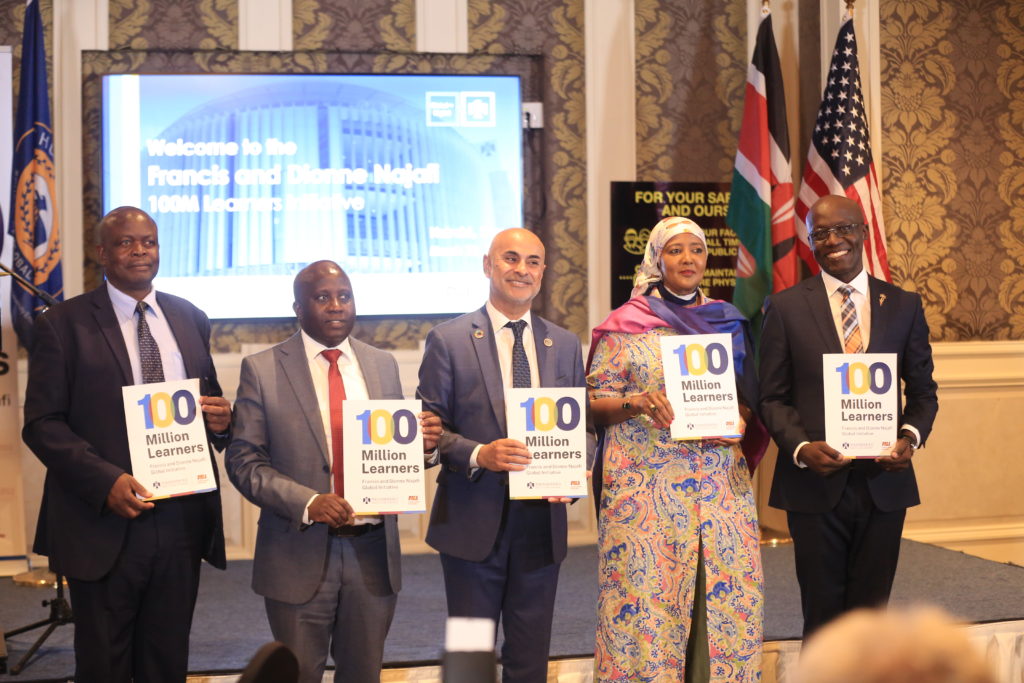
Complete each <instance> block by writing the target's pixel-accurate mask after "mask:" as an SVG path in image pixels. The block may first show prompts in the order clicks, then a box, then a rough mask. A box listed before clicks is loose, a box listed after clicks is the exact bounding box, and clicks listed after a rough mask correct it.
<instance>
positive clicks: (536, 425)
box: [519, 396, 580, 432]
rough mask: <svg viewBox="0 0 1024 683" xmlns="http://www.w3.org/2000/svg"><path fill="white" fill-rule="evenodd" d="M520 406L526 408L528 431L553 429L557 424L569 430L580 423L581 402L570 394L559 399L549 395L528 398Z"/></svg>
mask: <svg viewBox="0 0 1024 683" xmlns="http://www.w3.org/2000/svg"><path fill="white" fill-rule="evenodd" d="M519 407H520V408H523V409H525V410H526V431H528V432H536V431H541V432H547V431H551V430H552V429H554V428H555V425H558V428H559V429H561V430H563V431H569V430H571V429H575V428H576V425H578V424H579V423H580V404H579V403H578V402H577V401H576V400H575V399H573V398H571V397H569V396H563V397H562V398H560V399H558V400H557V401H555V399H553V398H549V397H547V396H541V397H540V398H528V399H526V400H525V401H523V402H522V403H520V404H519Z"/></svg>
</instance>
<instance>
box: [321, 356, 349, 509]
mask: <svg viewBox="0 0 1024 683" xmlns="http://www.w3.org/2000/svg"><path fill="white" fill-rule="evenodd" d="M320 353H321V355H323V357H324V358H326V359H327V361H328V362H329V363H330V364H331V367H329V368H328V369H327V387H328V390H329V391H328V393H329V395H330V408H331V471H332V472H333V473H334V492H335V493H337V494H338V495H339V496H341V497H343V498H344V497H345V467H344V460H343V459H342V441H341V439H342V431H341V402H342V401H344V400H345V383H344V382H343V381H342V379H341V370H339V369H338V358H339V357H340V356H341V351H339V350H338V349H324V350H323V351H321V352H320Z"/></svg>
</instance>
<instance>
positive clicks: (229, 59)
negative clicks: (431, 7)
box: [82, 50, 549, 337]
mask: <svg viewBox="0 0 1024 683" xmlns="http://www.w3.org/2000/svg"><path fill="white" fill-rule="evenodd" d="M82 60H83V84H82V92H83V139H82V144H83V166H84V168H83V173H84V184H83V190H84V192H83V202H84V206H83V222H84V225H83V232H84V244H85V245H86V248H85V254H84V260H85V264H84V272H85V285H86V289H91V288H93V287H95V286H98V285H99V284H100V282H101V281H102V273H101V271H100V268H99V264H98V262H97V261H96V255H95V249H94V247H93V245H94V244H95V235H94V226H95V225H96V223H97V222H98V220H99V218H100V217H101V216H102V197H103V194H102V189H103V188H102V180H101V172H102V168H101V167H102V121H101V107H102V77H103V76H105V75H108V74H175V75H185V74H210V73H231V74H304V75H308V74H346V75H356V74H423V73H432V74H444V75H514V76H518V77H519V79H520V90H521V92H520V94H521V99H522V101H523V102H536V101H542V100H543V92H544V87H545V84H544V81H543V76H544V69H543V66H544V58H543V57H542V56H540V55H442V54H429V55H427V54H394V53H369V52H328V51H317V52H281V53H278V52H272V53H268V52H232V53H224V52H214V51H201V50H200V51H159V50H154V51H132V50H123V51H84V52H83V53H82ZM522 152H523V155H522V159H523V186H522V189H523V209H522V211H523V222H524V225H526V226H527V227H530V228H531V229H534V230H535V231H537V233H538V234H539V235H540V236H541V238H542V239H545V240H546V239H547V237H548V232H549V226H548V225H547V216H546V215H545V214H546V206H547V198H546V193H547V191H548V188H547V187H546V183H545V177H544V176H545V173H544V169H545V166H547V163H545V161H546V160H545V159H544V155H545V147H544V131H543V129H524V130H523V138H522ZM481 256H482V254H481ZM343 265H344V264H343ZM358 296H359V292H358V291H357V292H356V299H357V303H358ZM485 297H486V292H485V291H481V293H480V301H481V303H482V302H483V300H484V299H485ZM538 304H540V305H538V306H537V307H536V308H537V311H538V313H539V314H541V315H543V314H544V311H543V310H542V309H543V302H542V301H540V298H539V301H538ZM360 317H362V318H366V319H367V321H368V322H378V323H380V322H384V323H388V322H393V323H396V324H398V323H400V321H406V322H409V323H412V324H413V325H415V327H417V328H420V329H422V328H423V326H424V325H426V324H432V323H433V322H438V321H440V320H445V319H448V318H450V317H452V316H451V315H437V314H419V313H410V314H404V315H399V316H364V315H362V314H361V315H360ZM215 325H225V326H229V327H231V328H235V327H238V326H242V327H243V328H246V331H247V333H246V332H243V333H242V334H241V335H240V336H242V337H253V336H255V337H262V336H264V334H263V333H264V332H269V331H270V329H271V328H282V327H292V328H293V327H294V319H293V318H291V317H290V316H289V317H284V316H282V317H278V318H273V317H266V318H225V319H219V320H218V321H216V322H215ZM274 336H277V335H274Z"/></svg>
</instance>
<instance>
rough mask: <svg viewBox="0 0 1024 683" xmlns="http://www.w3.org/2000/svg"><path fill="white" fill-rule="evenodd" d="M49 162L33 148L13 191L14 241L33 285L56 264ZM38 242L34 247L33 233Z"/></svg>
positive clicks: (57, 248)
mask: <svg viewBox="0 0 1024 683" xmlns="http://www.w3.org/2000/svg"><path fill="white" fill-rule="evenodd" d="M54 176H55V174H54V168H53V160H52V159H51V158H50V156H49V155H48V154H46V153H45V152H44V151H42V150H40V149H36V150H35V151H34V152H33V155H32V162H31V163H29V164H28V165H26V166H25V169H24V170H23V171H22V172H21V176H20V177H19V178H18V183H17V185H16V187H15V191H14V210H13V212H12V214H13V217H14V221H13V223H14V225H13V229H14V241H15V244H16V245H17V247H18V251H20V252H21V255H22V257H24V259H25V261H26V262H27V263H30V264H32V266H33V270H34V277H33V283H34V284H37V285H39V284H42V283H44V282H46V280H47V279H48V278H49V277H50V273H51V272H53V269H54V268H56V267H57V265H58V264H59V263H60V235H59V231H58V229H57V200H56V197H57V188H56V183H55V180H54ZM37 230H39V231H40V232H41V237H42V239H40V240H39V243H38V244H36V232H37Z"/></svg>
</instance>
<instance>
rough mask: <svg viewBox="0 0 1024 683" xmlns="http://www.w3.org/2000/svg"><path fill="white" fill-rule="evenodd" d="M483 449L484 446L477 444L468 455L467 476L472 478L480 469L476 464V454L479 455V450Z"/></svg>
mask: <svg viewBox="0 0 1024 683" xmlns="http://www.w3.org/2000/svg"><path fill="white" fill-rule="evenodd" d="M483 447H484V445H483V444H482V443H481V444H477V446H476V448H474V449H473V452H472V453H470V454H469V475H470V476H473V473H474V472H476V471H477V470H478V469H480V465H477V464H476V456H477V454H478V453H480V449H481V448H483Z"/></svg>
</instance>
